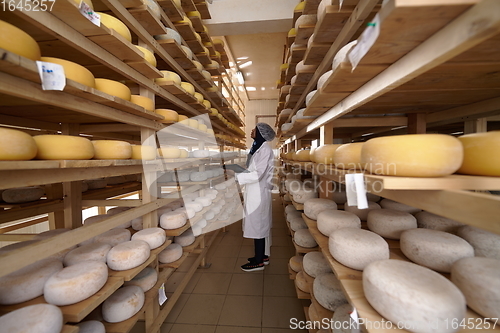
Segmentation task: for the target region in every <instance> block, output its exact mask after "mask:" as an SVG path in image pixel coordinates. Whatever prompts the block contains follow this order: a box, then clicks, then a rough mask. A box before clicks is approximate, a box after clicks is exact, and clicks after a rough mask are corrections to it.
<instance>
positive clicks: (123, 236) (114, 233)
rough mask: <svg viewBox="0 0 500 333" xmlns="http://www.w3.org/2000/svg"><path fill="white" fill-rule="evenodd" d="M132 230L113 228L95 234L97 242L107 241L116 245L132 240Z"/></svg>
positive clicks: (106, 242)
mask: <svg viewBox="0 0 500 333" xmlns="http://www.w3.org/2000/svg"><path fill="white" fill-rule="evenodd" d="M130 235H131V233H130V230H128V229H111V230H108V231H106V232H104V233H102V234H100V235H97V236H95V238H94V242H95V243H105V244H109V245H111V246H116V245H118V244H120V243H123V242H127V241H129V240H130V237H131V236H130Z"/></svg>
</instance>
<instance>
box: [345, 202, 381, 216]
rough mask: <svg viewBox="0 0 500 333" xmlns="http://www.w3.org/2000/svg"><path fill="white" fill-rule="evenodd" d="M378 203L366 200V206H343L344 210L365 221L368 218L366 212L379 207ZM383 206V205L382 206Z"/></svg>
mask: <svg viewBox="0 0 500 333" xmlns="http://www.w3.org/2000/svg"><path fill="white" fill-rule="evenodd" d="M381 208H382V207H380V205H379V204H378V203H376V202H373V201H368V208H365V209H359V208H358V206H347V205H346V206H345V207H344V210H345V211H346V212H350V213H353V214H355V215H356V216H358V217H359V219H360V220H361V221H366V220H367V218H368V213H369V212H371V211H372V210H375V209H381ZM384 208H385V207H384Z"/></svg>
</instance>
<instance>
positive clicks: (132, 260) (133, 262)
mask: <svg viewBox="0 0 500 333" xmlns="http://www.w3.org/2000/svg"><path fill="white" fill-rule="evenodd" d="M149 254H150V249H149V244H148V243H146V242H145V241H143V240H131V241H127V242H123V243H120V244H118V245H116V246H114V247H113V248H112V249H111V250H109V252H108V255H107V258H106V259H107V263H108V266H109V268H111V269H113V270H115V271H125V270H127V269H131V268H135V267H137V266H140V265H141V264H143V263H144V262H145V261H146V260H148V258H149Z"/></svg>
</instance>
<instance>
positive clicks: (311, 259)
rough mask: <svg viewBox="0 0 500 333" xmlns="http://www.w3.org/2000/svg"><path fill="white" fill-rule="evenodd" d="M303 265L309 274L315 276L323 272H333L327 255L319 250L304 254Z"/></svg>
mask: <svg viewBox="0 0 500 333" xmlns="http://www.w3.org/2000/svg"><path fill="white" fill-rule="evenodd" d="M302 266H303V269H304V272H305V273H307V275H309V276H312V277H313V278H315V277H317V276H318V275H320V274H323V273H331V272H332V269H331V268H330V265H329V264H328V261H327V260H326V258H325V256H324V255H323V253H321V252H319V251H313V252H309V253H306V254H305V255H304V259H303V263H302Z"/></svg>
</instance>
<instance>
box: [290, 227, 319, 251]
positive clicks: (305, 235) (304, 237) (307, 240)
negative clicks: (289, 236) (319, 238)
mask: <svg viewBox="0 0 500 333" xmlns="http://www.w3.org/2000/svg"><path fill="white" fill-rule="evenodd" d="M293 240H294V242H295V243H296V244H297V245H298V246H301V247H305V248H313V247H316V246H318V243H316V240H314V237H313V236H312V235H311V232H310V231H309V229H299V230H297V231H295V234H294V235H293Z"/></svg>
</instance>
